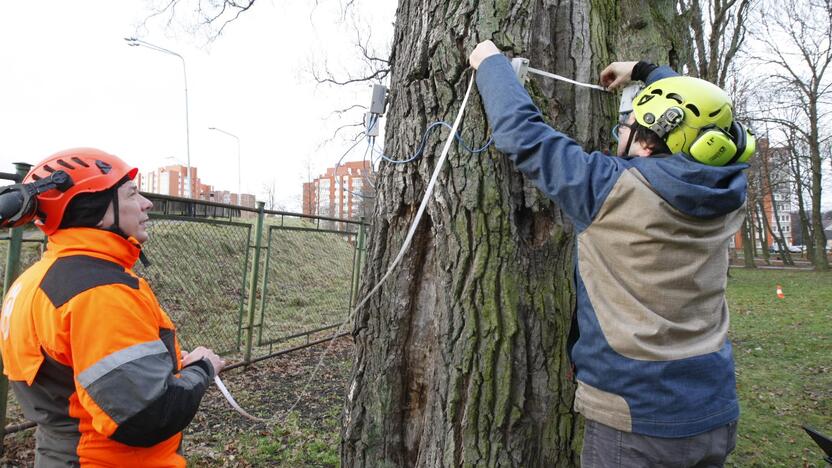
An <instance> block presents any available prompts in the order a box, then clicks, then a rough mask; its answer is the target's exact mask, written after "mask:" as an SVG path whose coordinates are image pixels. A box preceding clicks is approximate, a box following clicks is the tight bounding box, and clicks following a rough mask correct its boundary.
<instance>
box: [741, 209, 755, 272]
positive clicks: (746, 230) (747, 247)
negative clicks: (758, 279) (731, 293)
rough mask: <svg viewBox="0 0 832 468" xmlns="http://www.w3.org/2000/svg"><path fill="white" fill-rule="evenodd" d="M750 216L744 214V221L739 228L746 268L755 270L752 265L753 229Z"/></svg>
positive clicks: (753, 264)
mask: <svg viewBox="0 0 832 468" xmlns="http://www.w3.org/2000/svg"><path fill="white" fill-rule="evenodd" d="M750 218H751V217H750V216H748V215H747V214H746V217H745V221H744V222H743V223H742V227H740V232H741V233H742V255H743V257H745V258H744V260H745V267H746V268H757V264H756V263H754V227H753V226H752V225H751V221H750Z"/></svg>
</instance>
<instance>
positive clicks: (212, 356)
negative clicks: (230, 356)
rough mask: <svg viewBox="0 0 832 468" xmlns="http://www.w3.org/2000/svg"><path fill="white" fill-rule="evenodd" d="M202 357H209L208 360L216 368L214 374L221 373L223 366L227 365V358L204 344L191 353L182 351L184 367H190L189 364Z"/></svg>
mask: <svg viewBox="0 0 832 468" xmlns="http://www.w3.org/2000/svg"><path fill="white" fill-rule="evenodd" d="M200 359H207V360H208V362H210V363H211V366H212V367H213V368H214V375H217V374H219V373H220V371H221V370H222V369H223V367H225V359H222V358H221V357H219V356H218V355H217V354H216V353H214V351H213V350H211V349H208V348H206V347H204V346H198V347H197V348H196V349H194V350H193V351H191V352H190V353H187V352H184V351H183V352H182V368H183V369H184V368H185V367H188V365H190V364H193V363H195V362H196V361H199V360H200Z"/></svg>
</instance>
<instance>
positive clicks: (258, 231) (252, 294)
mask: <svg viewBox="0 0 832 468" xmlns="http://www.w3.org/2000/svg"><path fill="white" fill-rule="evenodd" d="M265 207H266V203H265V202H257V221H256V222H255V224H254V236H255V237H254V262H253V263H252V266H251V279H250V280H249V282H248V284H249V291H248V327H247V330H248V331H247V334H246V354H245V359H244V362H246V363H249V362H251V344H252V341H253V337H254V309H255V308H256V307H255V305H256V304H255V302H256V299H257V278H259V277H260V250H261V248H262V238H263V221H264V218H265V217H266V213H265V211H264V210H265Z"/></svg>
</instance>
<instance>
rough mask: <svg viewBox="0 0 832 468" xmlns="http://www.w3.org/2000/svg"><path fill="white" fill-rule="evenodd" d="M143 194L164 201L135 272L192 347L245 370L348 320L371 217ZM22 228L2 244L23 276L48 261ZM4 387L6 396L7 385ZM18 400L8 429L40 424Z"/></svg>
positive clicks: (30, 230)
mask: <svg viewBox="0 0 832 468" xmlns="http://www.w3.org/2000/svg"><path fill="white" fill-rule="evenodd" d="M143 195H145V196H146V197H147V198H149V199H150V200H151V201H152V202H153V205H154V206H153V209H152V210H151V213H150V222H149V224H148V234H149V236H150V238H149V240H148V242H146V243H145V244H144V245H143V250H144V252H145V254H146V256H147V258H148V260H149V262H150V263H149V265H147V266H144V265H142V264H141V262H139V263H137V264H136V265H135V266H134V272H135V273H136V274H137V275H139V276H141V277H143V278H145V279H146V280H147V281H148V283H149V284H150V286H151V288H152V289H153V291H154V293H155V294H156V296H157V298H158V299H159V302H160V304H161V305H162V307H163V308H164V309H165V311H166V312H167V313H168V314H169V315H170V316H171V318H172V319H173V322H174V323H175V324H176V327H177V335H178V337H179V340H180V342H181V343H182V346H183V348H184V349H192V348H194V347H196V346H206V347H210V348H212V349H214V350H215V351H216V352H217V353H219V354H222V355H224V356H226V357H227V359H229V360H230V361H232V362H234V363H235V364H232V366H231V367H236V366H239V365H245V364H247V363H250V362H253V361H256V360H260V359H264V358H267V357H270V356H273V355H277V354H282V353H285V352H290V351H291V350H293V349H297V348H300V347H304V346H308V345H310V344H315V343H317V342H320V341H322V340H326V339H329V338H331V337H332V336H333V330H334V329H335V328H337V327H338V326H340V325H341V324H342V323H343V322H344V321H345V320H346V319H347V318H348V316H349V312H350V306H351V301H353V300H354V296H355V295H356V293H357V291H358V287H359V285H358V278H359V274H358V271H359V270H360V268H361V265H362V263H363V255H364V249H363V245H362V243H363V238H364V230H365V229H366V226H365V225H364V224H363V223H361V222H358V221H354V220H345V219H336V218H327V217H312V216H305V215H301V214H297V213H287V212H280V211H268V210H265V209H263V208H262V204H260V206H259V207H258V208H259V209H251V208H243V207H238V206H230V205H223V204H219V203H212V202H204V201H198V200H190V199H182V198H175V197H168V196H164V195H157V194H143ZM18 229H20V231H18V233H17V234H15V235H16V236H20V237H22V243H14V242H10V241H8V239H9V238H6V239H5V241H0V256H2V257H0V258H3V259H6V260H7V261H11V262H12V264H14V265H17V273H18V274H19V273H20V272H23V271H25V269H26V268H28V267H29V266H31V265H32V264H33V263H34V262H36V261H37V260H38V259H39V258H40V256H41V254H42V251H43V249H44V246H45V239H44V237H43V235H42V233H41V232H40V231H39V230H37V229H35V228H34V227H32V226H29V227H26V228H18ZM21 233H22V235H21ZM258 233H260V238H259V239H258ZM0 240H3V239H0ZM0 268H4V270H3V271H4V273H5V268H7V266H6V262H0ZM0 393H2V394H0V401H5V400H6V396H5V393H6V392H3V390H2V386H0ZM8 403H9V410H8V415H9V418H8V421H7V422H10V423H12V424H9V425H7V426H6V431H5V433H10V432H15V431H17V430H20V429H25V428H27V427H31V426H32V425H31V424H27V423H25V422H22V421H23V419H22V414H21V413H20V410H19V408H17V405H16V404H15V403H14V398H13V397H12V396H11V395H9V399H8ZM0 412H2V413H3V414H5V411H2V405H0ZM0 417H2V415H0Z"/></svg>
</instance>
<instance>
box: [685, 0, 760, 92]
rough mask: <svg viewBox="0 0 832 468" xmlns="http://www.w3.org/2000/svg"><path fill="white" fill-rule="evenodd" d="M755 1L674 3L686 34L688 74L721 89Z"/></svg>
mask: <svg viewBox="0 0 832 468" xmlns="http://www.w3.org/2000/svg"><path fill="white" fill-rule="evenodd" d="M757 3H759V0H677V3H676V7H677V9H678V11H679V12H680V13H681V16H682V17H683V18H685V20H686V21H685V22H686V23H687V25H688V28H689V32H690V48H691V50H690V52H689V53H686V54H685V57H686V60H685V62H684V63H685V65H687V69H688V73H690V75H692V76H697V77H699V78H702V79H704V80H708V81H710V82H712V83H715V84H717V85H718V86H719V87H720V88H725V84H726V82H727V80H728V76H729V73H730V71H731V65H732V63H733V61H734V58H735V57H736V56H737V53H738V52H740V51H741V50H742V47H743V43H744V42H745V38H746V32H747V30H748V28H747V23H748V19H749V14H750V12H751V10H752V8H753V7H754V6H755V4H757Z"/></svg>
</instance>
